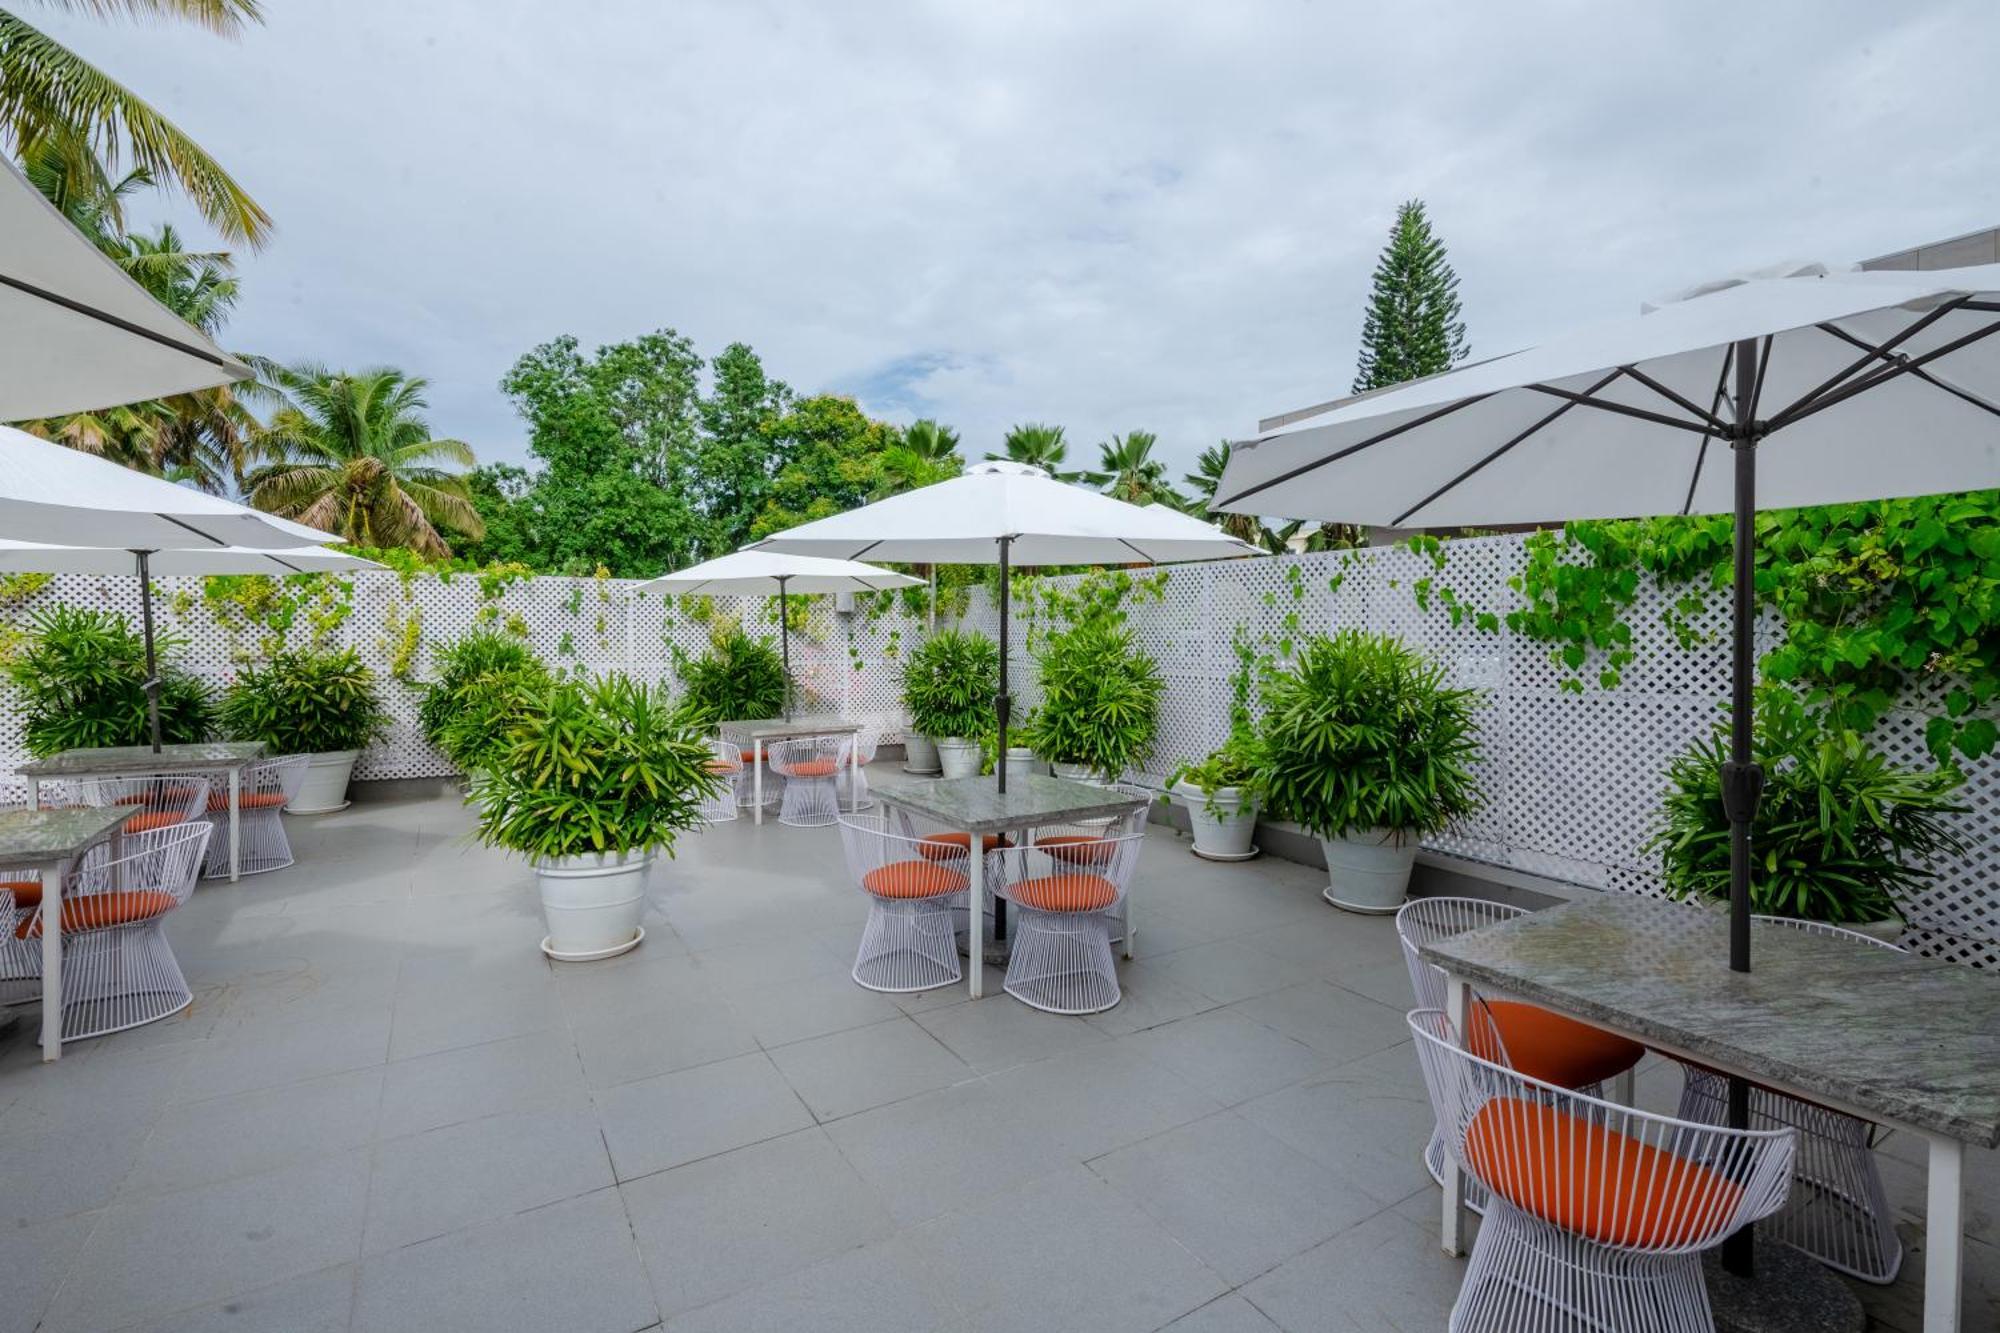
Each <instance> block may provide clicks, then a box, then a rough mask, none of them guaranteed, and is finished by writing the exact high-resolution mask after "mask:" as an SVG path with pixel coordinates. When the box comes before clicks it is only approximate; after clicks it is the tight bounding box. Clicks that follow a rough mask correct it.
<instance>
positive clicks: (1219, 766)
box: [1167, 732, 1259, 861]
mask: <svg viewBox="0 0 2000 1333" xmlns="http://www.w3.org/2000/svg"><path fill="white" fill-rule="evenodd" d="M1254 748H1255V743H1254V741H1253V740H1252V738H1251V737H1249V736H1247V735H1245V734H1243V733H1240V732H1239V733H1238V734H1236V735H1233V736H1231V737H1230V738H1229V739H1228V740H1227V741H1225V742H1223V744H1222V746H1221V747H1220V748H1219V749H1216V750H1213V751H1211V752H1210V753H1209V755H1208V757H1207V758H1205V759H1203V760H1201V762H1199V763H1194V764H1182V765H1181V766H1180V767H1179V768H1177V769H1175V770H1174V771H1173V773H1172V774H1171V775H1170V776H1169V777H1168V778H1167V792H1168V794H1169V795H1171V796H1173V797H1174V798H1176V799H1178V800H1179V801H1180V803H1181V805H1182V806H1184V807H1185V808H1186V810H1187V812H1188V826H1189V827H1190V828H1191V829H1192V830H1193V831H1194V854H1195V855H1196V856H1199V857H1203V858H1205V859H1207V860H1210V861H1247V860H1249V859H1250V858H1251V857H1253V856H1255V855H1256V854H1257V852H1256V849H1255V848H1253V847H1252V846H1251V845H1250V842H1251V838H1252V837H1253V836H1254V835H1255V833H1256V831H1257V800H1258V791H1259V787H1258V781H1259V779H1258V771H1257V759H1256V755H1255V753H1254Z"/></svg>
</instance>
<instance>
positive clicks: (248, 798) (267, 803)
mask: <svg viewBox="0 0 2000 1333" xmlns="http://www.w3.org/2000/svg"><path fill="white" fill-rule="evenodd" d="M284 803H285V794H284V793H283V792H281V791H246V792H244V793H243V794H242V795H241V796H238V797H237V798H236V808H237V809H238V810H269V809H271V808H272V807H273V806H279V805H283V804H284ZM228 809H229V793H228V792H227V791H217V792H210V793H209V794H208V811H209V813H210V814H224V813H226V812H227V811H228Z"/></svg>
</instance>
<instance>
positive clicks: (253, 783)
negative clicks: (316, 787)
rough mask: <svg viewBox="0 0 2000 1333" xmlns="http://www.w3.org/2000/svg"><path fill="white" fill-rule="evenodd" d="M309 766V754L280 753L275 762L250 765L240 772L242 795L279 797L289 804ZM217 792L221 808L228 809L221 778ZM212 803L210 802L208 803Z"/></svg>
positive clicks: (224, 782)
mask: <svg viewBox="0 0 2000 1333" xmlns="http://www.w3.org/2000/svg"><path fill="white" fill-rule="evenodd" d="M311 763H312V756H311V755H309V754H281V755H279V756H278V757H277V758H275V759H265V760H262V761H261V762H259V763H255V764H250V765H248V766H246V767H245V768H244V770H243V794H244V795H245V796H282V797H284V798H285V800H284V802H274V803H273V804H274V805H275V804H285V803H289V802H290V801H291V799H292V798H293V797H294V796H297V795H298V794H299V788H300V787H302V786H304V785H305V781H306V768H307V766H308V765H310V764H311ZM218 790H220V791H221V793H222V801H221V808H222V809H224V810H227V809H228V808H229V779H228V777H227V776H224V777H223V778H222V779H221V780H220V782H219V784H218ZM213 803H214V802H213V801H212V800H211V804H213Z"/></svg>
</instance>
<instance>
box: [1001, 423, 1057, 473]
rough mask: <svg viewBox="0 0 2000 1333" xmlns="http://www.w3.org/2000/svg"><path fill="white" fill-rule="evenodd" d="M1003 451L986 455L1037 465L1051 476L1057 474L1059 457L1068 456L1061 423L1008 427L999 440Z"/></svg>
mask: <svg viewBox="0 0 2000 1333" xmlns="http://www.w3.org/2000/svg"><path fill="white" fill-rule="evenodd" d="M1001 447H1002V448H1003V449H1004V450H1005V451H1006V452H1004V453H998V454H988V455H986V456H987V457H988V458H998V459H1005V460H1007V461H1009V462H1014V463H1026V464H1028V465H1029V466H1030V467H1038V468H1041V469H1043V470H1044V471H1046V472H1048V473H1049V474H1050V475H1051V476H1061V475H1063V474H1062V472H1061V468H1062V465H1063V460H1065V459H1066V458H1068V457H1069V441H1067V440H1065V439H1064V438H1063V428H1062V427H1061V426H1045V425H1042V424H1040V423H1037V422H1030V423H1028V424H1026V425H1021V426H1010V427H1009V428H1008V430H1007V435H1006V438H1005V439H1003V440H1002V441H1001Z"/></svg>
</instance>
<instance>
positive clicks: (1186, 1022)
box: [1118, 1010, 1329, 1106]
mask: <svg viewBox="0 0 2000 1333" xmlns="http://www.w3.org/2000/svg"><path fill="white" fill-rule="evenodd" d="M1118 1040H1119V1041H1120V1042H1121V1043H1129V1044H1130V1045H1132V1046H1133V1047H1134V1048H1135V1049H1137V1050H1139V1051H1141V1052H1142V1053H1144V1054H1145V1055H1146V1056H1147V1057H1148V1058H1150V1059H1154V1060H1158V1061H1159V1062H1160V1063H1161V1064H1164V1065H1166V1066H1167V1067H1168V1068H1170V1069H1172V1070H1174V1071H1175V1072H1176V1073H1178V1074H1180V1075H1181V1076H1182V1077H1183V1078H1185V1079H1187V1080H1188V1081H1189V1082H1190V1083H1193V1084H1194V1085H1195V1086H1197V1087H1199V1088H1200V1089H1201V1090H1202V1091H1203V1092H1206V1093H1207V1094H1208V1095H1209V1096H1211V1097H1214V1098H1215V1099H1216V1100H1218V1101H1220V1102H1222V1103H1223V1104H1224V1105H1232V1106H1233V1105H1235V1104H1236V1103H1237V1102H1244V1101H1248V1100H1250V1099H1251V1098H1252V1097H1261V1096H1263V1095H1264V1094H1265V1093H1268V1092H1275V1091H1277V1090H1278V1089H1279V1088H1283V1087H1288V1086H1290V1085H1291V1084H1293V1083H1297V1082H1299V1081H1300V1080H1302V1079H1306V1078H1310V1077H1311V1076H1312V1075H1314V1074H1316V1073H1319V1072H1320V1071H1321V1070H1323V1069H1325V1068H1326V1067H1327V1065H1328V1064H1329V1061H1328V1059H1327V1057H1326V1056H1324V1055H1321V1054H1320V1053H1319V1052H1317V1051H1315V1050H1313V1049H1312V1048H1311V1047H1310V1046H1307V1045H1306V1044H1305V1043H1303V1042H1299V1041H1294V1040H1293V1039H1292V1038H1290V1037H1287V1036H1285V1035H1284V1034H1283V1033H1281V1032H1275V1031H1273V1030H1272V1029H1270V1028H1268V1027H1265V1026H1264V1025H1263V1024H1261V1023H1258V1022H1254V1021H1252V1020H1251V1019H1248V1018H1244V1017H1243V1016H1241V1015H1240V1014H1234V1013H1230V1012H1229V1011H1227V1010H1221V1011H1217V1012H1212V1013H1206V1014H1199V1015H1197V1016H1195V1017H1193V1018H1183V1019H1181V1020H1180V1021H1179V1022H1176V1023H1168V1024H1166V1025H1165V1026H1164V1027H1157V1028H1151V1029H1148V1030H1147V1031H1145V1032H1138V1033H1134V1034H1133V1035H1132V1036H1129V1037H1120V1038H1119V1039H1118Z"/></svg>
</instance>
